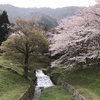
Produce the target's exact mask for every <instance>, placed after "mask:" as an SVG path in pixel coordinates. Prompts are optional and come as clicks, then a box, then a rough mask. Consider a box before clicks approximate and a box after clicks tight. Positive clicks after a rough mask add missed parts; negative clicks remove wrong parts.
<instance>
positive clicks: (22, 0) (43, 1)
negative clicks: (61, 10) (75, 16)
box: [0, 0, 95, 8]
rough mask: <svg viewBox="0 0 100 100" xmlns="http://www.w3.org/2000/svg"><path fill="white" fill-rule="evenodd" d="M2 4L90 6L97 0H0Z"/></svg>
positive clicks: (54, 6) (52, 6) (21, 5)
mask: <svg viewBox="0 0 100 100" xmlns="http://www.w3.org/2000/svg"><path fill="white" fill-rule="evenodd" d="M0 4H11V5H14V6H17V7H51V8H57V7H65V6H90V5H94V4H95V0H0Z"/></svg>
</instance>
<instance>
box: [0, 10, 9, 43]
mask: <svg viewBox="0 0 100 100" xmlns="http://www.w3.org/2000/svg"><path fill="white" fill-rule="evenodd" d="M7 24H10V22H9V20H8V15H7V12H6V11H3V13H2V14H1V15H0V44H1V43H2V42H3V41H5V40H6V38H7V35H8V34H9V29H8V27H7Z"/></svg>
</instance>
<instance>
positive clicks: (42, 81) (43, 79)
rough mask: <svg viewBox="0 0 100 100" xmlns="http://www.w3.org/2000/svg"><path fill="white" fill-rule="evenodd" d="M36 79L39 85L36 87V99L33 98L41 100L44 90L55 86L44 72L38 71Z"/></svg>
mask: <svg viewBox="0 0 100 100" xmlns="http://www.w3.org/2000/svg"><path fill="white" fill-rule="evenodd" d="M36 77H37V85H36V88H35V93H34V97H33V99H32V100H38V99H39V96H40V94H41V89H42V88H47V87H51V86H54V84H53V83H52V81H51V79H50V77H49V76H47V75H45V74H44V73H43V71H41V70H37V71H36Z"/></svg>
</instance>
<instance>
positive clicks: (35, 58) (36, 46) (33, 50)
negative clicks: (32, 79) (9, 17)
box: [1, 18, 49, 77]
mask: <svg viewBox="0 0 100 100" xmlns="http://www.w3.org/2000/svg"><path fill="white" fill-rule="evenodd" d="M16 23H17V25H16V26H15V27H13V28H12V29H14V30H15V31H16V34H14V35H11V36H9V38H8V39H7V40H6V41H5V42H3V43H2V46H1V49H2V50H3V51H5V55H6V56H7V57H8V56H11V57H9V59H10V58H11V60H13V59H16V61H17V62H19V63H21V64H22V66H23V69H24V75H25V77H27V76H28V70H29V66H30V63H31V62H40V61H43V60H42V59H44V58H45V56H44V55H43V54H44V53H45V52H47V50H48V44H49V43H48V41H47V39H46V38H45V37H44V36H43V31H42V29H40V28H39V27H38V25H37V24H36V22H35V21H34V20H24V19H22V18H19V19H17V22H16ZM12 58H13V59H12ZM44 60H45V59H44ZM47 63H48V61H47ZM33 67H34V66H33Z"/></svg>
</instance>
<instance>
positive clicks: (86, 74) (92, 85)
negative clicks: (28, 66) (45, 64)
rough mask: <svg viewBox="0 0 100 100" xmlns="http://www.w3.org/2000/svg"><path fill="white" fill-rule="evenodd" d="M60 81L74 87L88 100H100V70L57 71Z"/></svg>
mask: <svg viewBox="0 0 100 100" xmlns="http://www.w3.org/2000/svg"><path fill="white" fill-rule="evenodd" d="M54 73H57V74H58V73H59V74H60V76H59V77H58V79H60V80H63V81H65V82H68V83H70V84H71V85H73V86H74V87H75V88H76V89H77V90H78V91H79V92H80V93H81V94H83V95H84V96H85V97H86V98H87V100H100V68H87V69H74V70H72V71H66V70H62V71H61V70H60V71H59V70H58V69H55V71H54Z"/></svg>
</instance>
